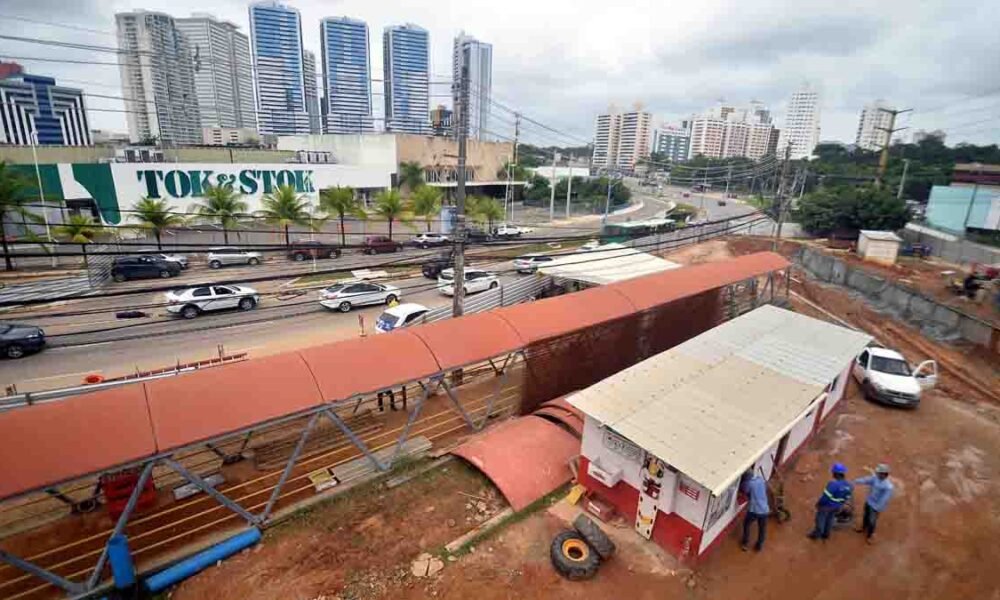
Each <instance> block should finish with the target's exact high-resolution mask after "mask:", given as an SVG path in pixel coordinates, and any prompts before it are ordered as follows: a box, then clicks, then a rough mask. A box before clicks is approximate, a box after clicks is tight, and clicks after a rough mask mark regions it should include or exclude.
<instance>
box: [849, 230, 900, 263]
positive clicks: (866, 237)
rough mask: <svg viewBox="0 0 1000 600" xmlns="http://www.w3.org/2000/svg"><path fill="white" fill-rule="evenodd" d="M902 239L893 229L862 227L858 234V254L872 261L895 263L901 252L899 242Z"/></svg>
mask: <svg viewBox="0 0 1000 600" xmlns="http://www.w3.org/2000/svg"><path fill="white" fill-rule="evenodd" d="M902 241H903V240H902V239H901V238H900V237H899V236H898V235H896V234H895V233H893V232H891V231H872V230H870V229H862V230H861V233H860V234H859V235H858V256H860V257H861V258H863V259H865V260H870V261H872V262H877V263H882V264H884V265H894V264H896V255H897V254H899V243H900V242H902Z"/></svg>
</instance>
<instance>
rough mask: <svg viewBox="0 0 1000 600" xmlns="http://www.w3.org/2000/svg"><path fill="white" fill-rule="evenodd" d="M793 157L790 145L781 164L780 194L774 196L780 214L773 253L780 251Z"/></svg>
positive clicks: (772, 245)
mask: <svg viewBox="0 0 1000 600" xmlns="http://www.w3.org/2000/svg"><path fill="white" fill-rule="evenodd" d="M791 156H792V144H791V143H789V144H787V145H786V146H785V159H784V160H783V161H782V162H781V179H780V181H779V182H778V193H777V194H776V195H775V196H774V203H775V205H776V206H777V210H778V214H777V215H775V217H776V219H777V221H778V222H777V225H776V226H775V228H774V241H773V242H772V243H771V251H772V252H777V251H778V240H779V239H781V223H782V220H783V219H784V217H785V207H784V206H783V203H784V195H785V176H786V175H787V174H788V161H789V159H790V158H791Z"/></svg>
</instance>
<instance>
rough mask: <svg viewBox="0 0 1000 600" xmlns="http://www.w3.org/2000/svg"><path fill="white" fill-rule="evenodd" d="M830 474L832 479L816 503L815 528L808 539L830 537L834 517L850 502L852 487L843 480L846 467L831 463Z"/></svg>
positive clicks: (841, 464)
mask: <svg viewBox="0 0 1000 600" xmlns="http://www.w3.org/2000/svg"><path fill="white" fill-rule="evenodd" d="M830 472H831V473H832V474H833V479H831V480H830V481H829V482H828V483H827V484H826V487H825V488H823V494H822V495H820V497H819V500H817V501H816V526H815V527H814V528H813V530H812V531H811V532H809V539H813V540H825V539H827V538H829V537H830V529H831V528H832V527H833V519H834V517H836V516H837V512H839V511H840V509H841V508H843V507H844V504H845V503H846V502H847V501H848V500H850V498H851V493H852V492H853V491H854V486H852V485H851V482H849V481H847V479H845V476H846V475H847V467H845V466H844V465H843V463H839V462H838V463H833V467H832V468H831V469H830Z"/></svg>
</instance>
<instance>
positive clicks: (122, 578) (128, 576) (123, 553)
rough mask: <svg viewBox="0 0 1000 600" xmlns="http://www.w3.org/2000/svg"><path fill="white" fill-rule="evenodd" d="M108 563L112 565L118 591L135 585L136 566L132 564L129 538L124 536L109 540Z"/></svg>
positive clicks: (114, 536) (116, 536)
mask: <svg viewBox="0 0 1000 600" xmlns="http://www.w3.org/2000/svg"><path fill="white" fill-rule="evenodd" d="M108 562H109V563H110V564H111V575H112V576H113V577H114V579H115V587H116V588H117V589H119V590H123V589H125V588H128V587H132V586H133V585H135V564H134V563H133V562H132V553H131V552H129V550H128V538H126V537H125V536H124V535H121V534H119V535H113V536H111V539H109V540H108Z"/></svg>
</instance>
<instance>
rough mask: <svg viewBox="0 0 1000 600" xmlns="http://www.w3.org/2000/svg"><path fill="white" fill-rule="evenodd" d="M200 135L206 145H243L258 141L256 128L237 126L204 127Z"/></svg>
mask: <svg viewBox="0 0 1000 600" xmlns="http://www.w3.org/2000/svg"><path fill="white" fill-rule="evenodd" d="M201 135H202V140H201V143H202V144H204V145H206V146H245V145H247V144H256V143H258V142H259V141H260V137H259V136H258V135H257V130H255V129H246V128H237V127H204V128H202V130H201Z"/></svg>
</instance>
